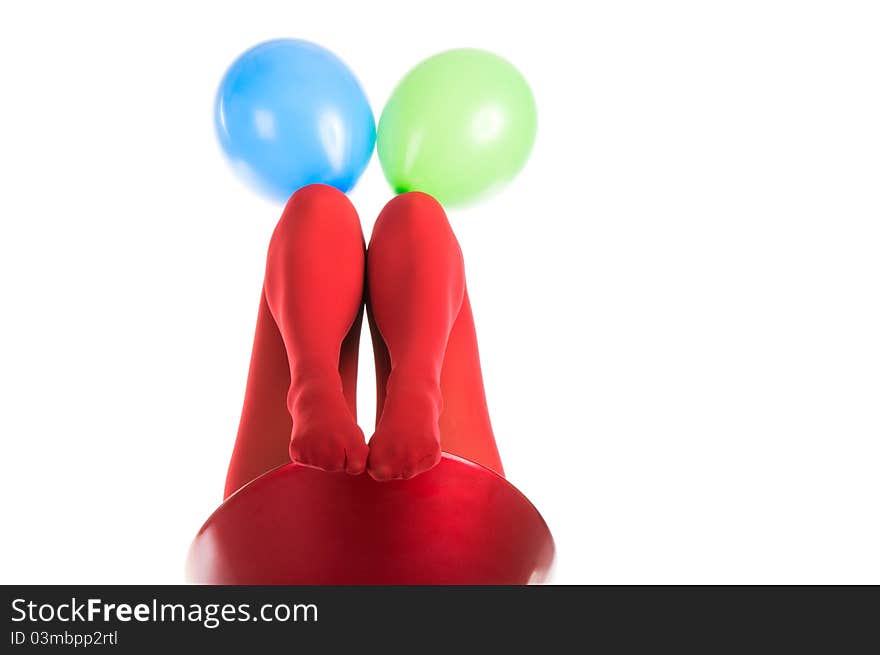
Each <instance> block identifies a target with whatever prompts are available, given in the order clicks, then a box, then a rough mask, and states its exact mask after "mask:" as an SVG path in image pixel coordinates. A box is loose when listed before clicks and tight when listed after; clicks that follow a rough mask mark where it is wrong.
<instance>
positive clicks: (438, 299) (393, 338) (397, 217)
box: [367, 193, 464, 480]
mask: <svg viewBox="0 0 880 655" xmlns="http://www.w3.org/2000/svg"><path fill="white" fill-rule="evenodd" d="M367 283H368V287H369V310H370V312H371V318H372V320H371V324H372V326H373V327H375V328H376V329H377V330H378V333H379V337H380V338H378V339H374V342H378V343H379V344H380V346H383V347H384V348H385V349H386V350H387V353H386V354H387V362H386V363H385V364H383V363H382V362H381V361H380V359H382V357H380V356H377V370H380V369H381V368H384V367H385V366H386V365H387V367H388V368H389V369H390V370H389V371H388V375H387V383H386V384H385V385H384V389H381V384H380V397H381V398H383V400H382V401H381V404H382V406H381V407H380V408H379V412H377V414H378V421H377V425H376V432H375V434H374V435H373V437H372V439H371V440H370V456H369V460H368V463H367V470H368V471H369V472H370V475H372V476H373V477H374V478H376V479H377V480H389V479H395V478H410V477H413V476H414V475H417V474H419V473H421V472H423V471H426V470H428V469H430V468H431V467H433V466H434V465H435V464H437V462H439V461H440V428H439V426H438V421H439V419H440V415H441V412H442V409H443V398H442V394H441V390H440V377H441V371H442V368H443V360H444V354H445V352H446V345H447V342H448V340H449V333H450V331H451V329H452V326H453V324H454V323H455V320H456V317H457V316H458V314H459V311H460V309H461V306H462V300H463V298H464V264H463V260H462V256H461V250H460V249H459V246H458V242H457V241H456V239H455V235H454V234H453V233H452V228H451V227H450V226H449V223H448V222H447V220H446V215H445V213H444V212H443V209H442V207H441V206H440V204H439V203H438V202H437V201H436V200H434V199H433V198H432V197H431V196H428V195H426V194H423V193H406V194H403V195H400V196H397V197H396V198H394V199H393V200H392V201H391V202H389V203H388V204H387V205H386V206H385V209H383V210H382V213H381V214H380V215H379V218H378V220H377V221H376V225H375V227H374V228H373V236H372V238H371V240H370V247H369V249H368V251H367Z"/></svg>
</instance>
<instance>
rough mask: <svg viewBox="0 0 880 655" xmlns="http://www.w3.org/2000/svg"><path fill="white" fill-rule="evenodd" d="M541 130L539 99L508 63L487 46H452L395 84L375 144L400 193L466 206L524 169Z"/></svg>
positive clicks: (446, 203) (385, 169) (392, 185)
mask: <svg viewBox="0 0 880 655" xmlns="http://www.w3.org/2000/svg"><path fill="white" fill-rule="evenodd" d="M536 129H537V110H536V108H535V98H534V96H533V95H532V91H531V89H530V88H529V85H528V83H527V82H526V81H525V78H523V76H522V75H521V74H520V72H519V71H518V70H517V69H516V68H514V67H513V65H511V64H510V62H508V61H507V60H505V59H502V58H501V57H499V56H497V55H494V54H492V53H491V52H486V51H485V50H475V49H470V48H465V49H459V50H449V51H447V52H442V53H440V54H438V55H434V56H433V57H430V58H428V59H426V60H425V61H423V62H422V63H420V64H419V65H418V66H416V67H415V68H413V69H412V70H411V71H410V72H409V73H407V75H406V77H404V78H403V80H401V82H400V83H399V84H398V85H397V88H396V89H395V90H394V92H393V93H392V94H391V98H390V99H389V100H388V103H387V104H386V105H385V109H384V110H383V111H382V117H381V118H380V119H379V129H378V134H377V149H378V151H379V161H381V162H382V170H383V171H384V172H385V177H386V178H387V179H388V182H389V184H391V187H392V188H393V189H394V191H395V192H397V193H403V192H406V191H423V192H425V193H429V194H431V195H432V196H434V197H435V198H436V199H437V200H439V201H440V202H441V203H443V204H445V205H447V206H453V205H463V204H467V203H469V202H471V201H473V200H475V199H477V198H479V197H480V196H482V195H484V194H486V193H487V192H489V191H491V190H494V189H496V188H498V187H499V186H501V185H502V184H505V183H507V182H509V181H510V180H511V179H512V178H513V177H514V176H515V175H516V174H517V173H518V172H519V170H520V169H521V168H522V167H523V165H524V164H525V162H526V159H527V158H528V156H529V152H530V151H531V149H532V144H534V142H535V131H536Z"/></svg>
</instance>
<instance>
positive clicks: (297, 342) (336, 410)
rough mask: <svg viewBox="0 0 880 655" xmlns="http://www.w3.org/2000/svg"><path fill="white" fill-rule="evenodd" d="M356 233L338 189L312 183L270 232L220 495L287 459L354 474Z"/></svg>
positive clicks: (359, 263) (360, 455) (357, 438)
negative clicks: (244, 384) (249, 352)
mask: <svg viewBox="0 0 880 655" xmlns="http://www.w3.org/2000/svg"><path fill="white" fill-rule="evenodd" d="M363 277H364V238H363V234H362V232H361V228H360V222H359V220H358V217H357V213H356V212H355V210H354V208H353V207H352V205H351V203H350V202H349V201H348V198H346V196H345V195H344V194H343V193H341V192H340V191H338V190H336V189H334V188H332V187H329V186H324V185H311V186H308V187H304V188H303V189H300V190H299V191H297V192H296V193H295V194H294V195H293V196H292V197H291V199H290V200H289V201H288V203H287V207H285V209H284V213H283V214H282V216H281V220H280V221H279V222H278V226H277V227H276V228H275V232H274V234H273V235H272V241H271V243H270V245H269V254H268V258H267V263H266V278H265V282H264V284H263V296H262V299H261V302H260V311H259V315H258V318H257V331H256V337H255V339H254V349H253V354H252V356H251V367H250V372H249V374H248V384H247V391H246V393H245V403H244V409H243V411H242V417H241V422H240V424H239V430H238V437H237V439H236V443H235V448H234V450H233V454H232V461H231V462H230V465H229V472H228V474H227V479H226V492H225V495H226V496H229V495H230V494H231V493H233V492H234V491H236V490H237V489H238V488H239V487H241V486H242V485H244V484H246V483H247V482H249V481H250V480H252V479H254V478H255V477H257V476H259V475H260V474H262V473H264V472H266V471H268V470H270V469H272V468H274V467H276V466H279V465H281V464H284V463H286V462H289V461H290V459H291V457H292V458H293V459H295V460H297V461H299V462H302V463H304V464H309V465H312V466H317V467H320V468H323V469H327V470H332V471H339V470H345V471H347V472H349V473H353V474H357V473H360V472H362V471H363V470H364V466H365V464H366V459H367V446H366V444H365V443H364V436H363V433H362V432H361V430H360V428H358V426H357V422H356V411H357V410H356V405H355V392H356V384H357V355H358V350H357V349H358V343H359V335H360V327H361V318H362V303H363Z"/></svg>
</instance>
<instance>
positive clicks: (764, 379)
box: [0, 0, 880, 583]
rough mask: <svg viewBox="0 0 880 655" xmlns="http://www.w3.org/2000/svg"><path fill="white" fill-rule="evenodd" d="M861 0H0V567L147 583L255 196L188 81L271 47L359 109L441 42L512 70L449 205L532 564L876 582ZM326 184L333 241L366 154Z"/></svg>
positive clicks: (247, 308)
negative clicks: (330, 65)
mask: <svg viewBox="0 0 880 655" xmlns="http://www.w3.org/2000/svg"><path fill="white" fill-rule="evenodd" d="M876 7H877V5H876V4H875V3H870V2H864V3H854V2H824V3H823V2H806V1H800V2H768V1H762V2H749V1H739V2H712V3H709V2H663V3H659V2H598V3H590V2H584V3H581V2H552V1H548V0H542V1H541V2H529V3H524V2H523V3H517V2H475V1H473V0H468V1H466V2H453V1H449V0H445V1H444V2H431V3H421V2H415V1H409V2H391V1H386V2H381V1H377V0H372V1H370V2H348V3H341V2H330V1H327V0H321V1H313V2H295V1H292V0H285V1H284V2H274V3H269V2H256V1H253V0H249V1H248V2H244V1H240V2H237V3H221V2H214V3H181V2H175V3H160V2H149V3H141V4H135V3H121V2H103V3H97V2H76V3H72V2H56V3H46V2H30V3H24V2H21V3H4V4H3V8H2V10H0V89H2V90H0V294H2V295H0V447H2V454H0V502H2V516H0V520H2V526H3V527H2V532H3V537H2V539H0V581H2V582H4V583H24V582H34V583H36V582H45V583H48V582H95V583H98V582H110V583H116V582H118V583H133V582H140V583H150V582H179V581H181V580H182V567H183V560H184V556H185V553H186V549H187V546H188V544H189V541H190V539H191V538H192V536H193V535H194V534H195V532H196V530H197V528H198V527H199V525H200V524H201V522H202V521H203V520H204V519H205V518H206V517H207V515H208V514H209V513H210V512H211V511H212V510H213V509H214V507H215V506H216V505H217V503H218V501H219V500H220V498H221V494H222V488H223V481H224V475H225V469H226V464H227V462H228V458H229V455H230V452H231V448H232V443H233V440H234V437H235V432H236V427H237V423H238V416H239V411H240V408H241V403H242V397H243V390H244V383H245V375H246V371H247V365H248V361H249V357H250V347H251V341H252V337H253V328H254V321H255V317H256V309H257V300H258V295H259V290H260V284H261V280H262V272H263V263H264V257H265V247H266V244H267V241H268V238H269V235H270V232H271V229H272V227H273V225H274V223H275V220H276V219H277V216H278V214H279V208H278V207H277V206H275V205H272V204H269V203H268V202H266V201H263V200H262V199H261V198H259V197H258V196H256V195H254V194H253V193H252V192H251V191H249V190H248V189H246V188H245V187H244V186H242V185H241V184H240V183H239V181H238V180H237V179H236V178H235V177H234V176H233V174H232V173H231V172H230V170H229V168H228V167H227V165H226V163H225V162H224V160H223V158H222V156H221V154H220V151H219V147H218V146H217V144H216V141H215V137H214V133H213V126H212V103H213V96H214V91H215V88H216V85H217V83H218V81H219V79H220V77H221V75H222V74H223V72H224V70H225V68H226V66H227V65H228V64H229V63H230V62H231V61H232V60H233V59H234V58H235V57H236V56H237V54H238V53H240V52H241V51H243V50H244V49H246V48H248V47H249V46H251V45H254V44H255V43H257V42H260V41H263V40H265V39H269V38H274V37H280V36H290V37H301V38H306V39H309V40H313V41H316V42H318V43H321V44H323V45H324V46H326V47H328V48H330V49H332V50H334V51H335V52H337V53H338V54H339V55H340V56H342V57H343V58H344V59H345V60H346V61H347V62H348V63H349V64H350V65H351V66H352V68H353V69H354V70H355V72H356V74H357V75H358V76H359V77H360V79H361V81H362V83H363V85H364V87H365V89H366V91H367V93H368V95H369V98H370V101H371V103H372V106H373V109H374V112H375V113H376V115H377V116H378V114H379V112H380V111H381V108H382V106H383V104H384V102H385V100H386V99H387V98H388V96H389V93H390V92H391V90H392V88H393V86H394V84H395V83H396V81H397V80H398V79H399V78H400V77H401V76H402V75H403V74H404V73H405V72H406V71H407V70H408V69H409V68H410V67H411V66H413V65H414V64H416V63H417V62H418V61H420V60H421V59H422V58H424V57H426V56H428V55H431V54H433V53H435V52H438V51H440V50H444V49H447V48H450V47H456V46H478V47H483V48H487V49H489V50H493V51H496V52H498V53H499V54H502V55H504V56H506V57H507V58H509V59H510V60H511V61H513V62H514V63H515V64H516V65H517V66H518V67H519V68H520V69H521V70H522V71H523V73H524V74H525V76H526V78H527V79H528V80H529V81H530V82H531V84H532V86H533V90H534V93H535V96H536V98H537V102H538V107H539V122H540V126H539V135H538V141H537V143H536V147H535V150H534V152H533V155H532V158H531V160H530V162H529V164H528V166H527V167H526V169H525V170H524V172H523V173H522V174H521V175H520V177H519V178H518V179H517V180H515V181H514V183H513V184H512V185H510V186H509V187H508V188H507V189H505V190H504V191H503V192H501V193H500V194H499V195H497V196H496V197H494V198H493V199H491V200H489V201H487V202H484V203H482V204H480V205H478V206H476V207H473V208H471V209H469V210H467V211H454V212H451V220H452V221H453V225H454V227H455V229H456V231H457V232H458V235H459V239H460V241H461V243H462V247H463V249H464V252H465V257H466V261H467V267H468V275H469V286H470V291H471V296H472V300H473V304H474V310H475V314H476V320H477V328H478V332H479V336H480V346H481V350H482V358H483V368H484V374H485V378H486V386H487V391H488V395H489V402H490V407H491V410H492V416H493V421H494V426H495V430H496V435H497V438H498V442H499V446H500V449H501V454H502V458H503V460H504V463H505V467H506V469H507V473H508V478H509V479H510V480H511V481H512V482H513V483H514V484H516V485H517V486H518V487H520V488H521V489H522V490H523V491H524V492H525V493H526V495H527V496H529V497H530V498H531V499H532V501H533V502H534V503H535V504H536V505H537V507H538V508H539V509H540V510H541V511H542V513H543V514H544V516H545V517H546V519H547V521H548V523H549V525H550V527H551V529H552V530H553V532H554V535H555V537H556V541H557V545H558V561H557V567H556V575H555V578H554V581H555V582H558V583H794V582H798V583H832V582H833V583H857V582H873V583H880V558H878V557H877V553H878V552H880V522H878V499H880V476H878V465H880V445H878V438H880V257H878V250H880V225H878V222H880V38H878V34H880V15H878V10H877V8H876ZM352 197H353V200H354V201H355V204H356V206H357V207H358V209H359V211H360V214H361V217H362V221H363V224H364V228H365V230H367V231H368V230H369V228H370V226H371V224H372V222H373V219H374V217H375V215H376V214H377V213H378V211H379V209H380V208H381V206H382V205H383V204H384V203H385V202H386V201H387V200H388V199H389V198H390V191H389V190H388V188H387V186H386V184H385V182H384V179H383V177H382V174H381V170H380V168H379V165H378V161H377V160H376V158H375V157H374V158H373V160H372V162H371V164H370V167H369V168H368V170H367V172H366V174H365V175H364V177H363V178H362V180H361V182H360V184H359V185H358V186H357V188H356V189H355V190H354V192H353V193H352ZM362 351H363V352H362V379H361V388H360V393H359V396H360V402H361V408H362V409H361V419H360V420H361V424H362V425H364V426H370V425H371V424H372V415H371V411H372V405H373V397H372V395H373V392H374V384H373V379H372V366H371V363H370V361H371V355H370V348H369V341H368V340H367V339H366V336H365V341H364V348H363V349H362Z"/></svg>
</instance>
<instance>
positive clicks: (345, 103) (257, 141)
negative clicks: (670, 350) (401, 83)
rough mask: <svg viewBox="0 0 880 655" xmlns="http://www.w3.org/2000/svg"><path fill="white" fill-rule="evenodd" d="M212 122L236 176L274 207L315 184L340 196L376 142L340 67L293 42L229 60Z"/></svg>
mask: <svg viewBox="0 0 880 655" xmlns="http://www.w3.org/2000/svg"><path fill="white" fill-rule="evenodd" d="M214 123H215V127H216V129H217V136H218V137H219V139H220V144H221V146H222V147H223V150H224V152H225V153H226V155H227V156H228V157H229V159H230V161H231V162H232V165H233V167H234V168H235V170H236V172H237V173H238V174H239V175H240V176H241V177H243V178H244V179H245V181H247V182H248V183H249V184H251V185H252V186H254V187H256V188H257V189H258V190H260V191H262V192H264V193H266V194H267V195H268V196H270V197H271V198H273V199H276V200H281V201H286V200H287V199H288V198H289V197H290V195H291V194H292V193H293V192H294V191H296V190H297V189H299V188H300V187H302V186H305V185H307V184H313V183H317V182H320V183H323V184H329V185H331V186H334V187H336V188H338V189H340V190H341V191H343V192H345V191H348V190H349V189H351V188H352V187H353V186H354V184H355V182H357V179H358V178H359V177H360V175H361V173H362V172H363V170H364V168H365V167H366V165H367V163H368V162H369V161H370V156H371V155H372V153H373V145H374V144H375V142H376V122H375V120H374V119H373V112H372V111H371V110H370V105H369V103H368V102H367V98H366V95H364V91H363V89H362V88H361V86H360V84H359V83H358V81H357V79H356V78H355V76H354V74H353V73H352V72H351V70H350V69H349V68H348V66H346V65H345V63H343V61H342V60H341V59H339V58H338V57H337V56H336V55H334V54H333V53H332V52H330V51H329V50H326V49H324V48H322V47H320V46H318V45H315V44H314V43H309V42H308V41H300V40H296V39H278V40H274V41H267V42H265V43H261V44H259V45H257V46H254V47H253V48H251V49H250V50H248V51H247V52H245V53H244V54H242V55H241V56H240V57H239V58H238V59H236V60H235V62H234V63H233V64H232V66H230V67H229V70H227V71H226V74H225V75H224V76H223V80H222V82H221V83H220V88H219V90H218V91H217V100H216V104H215V111H214Z"/></svg>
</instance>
